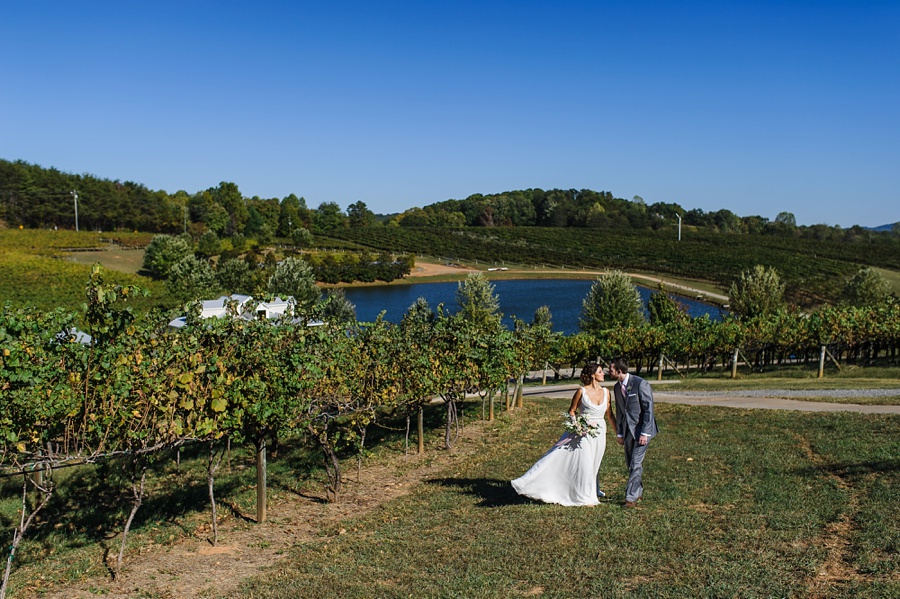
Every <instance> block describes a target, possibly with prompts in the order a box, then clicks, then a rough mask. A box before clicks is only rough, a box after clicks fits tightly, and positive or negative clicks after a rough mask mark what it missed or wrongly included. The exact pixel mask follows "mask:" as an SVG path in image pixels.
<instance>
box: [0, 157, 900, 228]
mask: <svg viewBox="0 0 900 599" xmlns="http://www.w3.org/2000/svg"><path fill="white" fill-rule="evenodd" d="M74 193H77V194H78V197H79V198H80V200H81V201H80V203H79V204H78V220H79V221H80V223H79V226H80V227H81V228H83V229H87V230H103V231H115V230H137V231H143V232H157V233H170V234H173V233H178V232H181V233H190V234H191V235H192V237H194V238H197V239H199V238H200V237H201V236H202V235H203V234H204V233H206V232H208V231H211V232H213V233H215V234H216V235H217V236H219V237H220V238H225V237H228V238H230V237H232V236H235V235H238V236H242V237H244V238H250V239H256V240H259V241H260V242H261V243H262V244H268V243H270V242H271V240H272V239H274V238H291V237H292V235H293V232H294V231H295V230H296V229H299V228H305V229H307V230H310V231H313V232H328V231H333V230H340V229H347V228H370V227H381V226H389V227H390V226H400V227H436V228H442V229H448V228H449V229H459V228H463V227H487V228H494V227H555V228H569V227H576V228H591V229H603V230H618V229H623V228H625V229H629V230H639V231H648V230H660V229H668V230H671V229H674V228H675V227H677V226H678V222H679V217H680V219H681V224H682V225H683V226H684V227H687V228H691V229H706V230H712V231H716V232H720V233H740V234H751V235H768V236H773V237H801V238H810V239H817V240H820V241H833V242H836V241H858V240H872V239H877V238H879V237H890V236H892V235H893V236H894V237H896V236H898V235H900V223H898V224H897V225H895V227H894V229H893V231H892V232H887V233H878V232H874V231H871V230H868V229H865V228H863V227H860V226H858V225H854V226H853V227H850V228H847V229H844V228H842V227H840V226H833V227H832V226H828V225H824V224H817V225H812V226H798V225H797V223H796V218H795V217H794V215H793V214H791V213H790V212H781V213H779V214H778V215H776V216H775V217H774V218H771V219H770V218H769V217H765V216H760V215H751V216H739V215H737V214H735V213H733V212H731V211H730V210H727V209H721V210H716V211H711V212H705V211H704V210H702V209H699V208H693V209H686V208H684V207H683V206H681V205H680V204H678V203H675V202H654V203H647V202H645V201H644V200H643V198H641V197H639V196H634V197H633V198H632V199H630V200H628V199H623V198H617V197H615V196H613V194H612V193H610V192H608V191H594V190H590V189H581V190H577V189H551V190H543V189H539V188H534V189H524V190H514V191H505V192H502V193H495V194H480V193H476V194H473V195H470V196H468V197H466V198H464V199H448V200H445V201H441V202H435V203H432V204H428V205H425V206H422V207H418V206H415V207H410V208H408V209H406V210H404V211H403V212H401V213H398V214H392V215H376V214H375V213H374V212H372V211H371V210H370V209H369V208H368V207H367V205H366V203H365V202H364V201H357V202H354V203H351V204H350V205H348V206H347V207H346V210H344V209H342V208H341V207H340V206H339V205H338V204H337V203H335V202H330V201H324V202H321V203H320V204H319V205H318V206H317V207H315V208H312V207H308V206H307V203H306V200H305V198H303V197H302V196H297V195H295V194H290V195H288V196H285V197H283V198H260V197H258V196H252V197H245V196H244V195H243V194H242V193H241V191H240V190H239V189H238V186H237V185H236V184H235V183H231V182H226V181H223V182H221V183H219V184H218V185H217V186H215V187H210V188H208V189H205V190H202V191H198V192H194V193H189V192H187V191H184V190H179V191H176V192H174V193H169V192H166V191H163V190H151V189H148V188H147V187H146V186H144V185H142V184H140V183H135V182H133V181H125V182H122V181H118V180H109V179H102V178H99V177H95V176H93V175H90V174H83V175H74V174H68V173H63V172H60V171H59V170H57V169H55V168H44V167H41V166H39V165H35V164H29V163H27V162H24V161H21V160H17V161H9V160H0V221H2V222H5V223H6V225H7V226H12V227H18V226H23V227H28V228H48V227H49V228H53V227H59V228H67V229H73V228H75V225H76V217H75V202H74V195H73V194H74Z"/></svg>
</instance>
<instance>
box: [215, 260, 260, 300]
mask: <svg viewBox="0 0 900 599" xmlns="http://www.w3.org/2000/svg"><path fill="white" fill-rule="evenodd" d="M216 280H217V281H218V282H219V287H221V288H222V289H223V290H224V291H226V292H228V293H251V294H252V289H253V281H252V279H251V277H250V265H249V264H247V261H246V260H240V259H238V258H230V259H228V260H223V261H222V262H220V263H219V268H218V269H217V270H216Z"/></svg>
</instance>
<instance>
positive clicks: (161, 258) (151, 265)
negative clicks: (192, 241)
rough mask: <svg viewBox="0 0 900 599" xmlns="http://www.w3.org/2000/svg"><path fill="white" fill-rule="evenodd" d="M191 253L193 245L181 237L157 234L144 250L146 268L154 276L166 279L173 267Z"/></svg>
mask: <svg viewBox="0 0 900 599" xmlns="http://www.w3.org/2000/svg"><path fill="white" fill-rule="evenodd" d="M191 253H192V249H191V246H190V245H189V244H188V243H187V241H185V240H184V239H182V238H181V237H172V236H171V235H157V236H156V237H154V238H153V239H152V240H151V241H150V244H149V245H148V246H147V249H146V251H145V252H144V268H145V269H147V270H148V271H150V274H152V275H153V276H154V277H157V278H160V279H165V278H168V276H169V272H170V271H171V270H172V267H173V266H175V265H176V264H178V263H179V262H180V261H181V260H182V259H184V258H185V257H187V256H190V255H191Z"/></svg>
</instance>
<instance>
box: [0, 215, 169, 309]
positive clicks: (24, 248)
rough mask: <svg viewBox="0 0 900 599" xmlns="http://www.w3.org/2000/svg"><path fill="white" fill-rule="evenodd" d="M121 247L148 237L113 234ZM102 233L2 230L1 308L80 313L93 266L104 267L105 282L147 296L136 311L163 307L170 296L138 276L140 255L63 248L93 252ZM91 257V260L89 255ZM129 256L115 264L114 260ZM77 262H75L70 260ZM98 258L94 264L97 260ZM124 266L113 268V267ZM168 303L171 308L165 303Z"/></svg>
mask: <svg viewBox="0 0 900 599" xmlns="http://www.w3.org/2000/svg"><path fill="white" fill-rule="evenodd" d="M111 235H115V236H117V237H121V238H122V241H123V243H126V244H129V243H132V242H138V241H141V242H142V241H143V239H144V237H146V235H143V234H133V233H116V234H111ZM106 239H107V237H106V236H104V234H100V233H90V232H84V233H75V232H74V231H45V230H31V229H26V230H21V231H20V230H17V229H16V230H3V231H0V304H2V303H5V302H9V303H11V304H13V305H19V306H35V307H38V308H41V309H44V310H53V309H55V308H58V307H62V308H65V309H66V310H72V311H74V310H80V309H81V304H82V303H83V302H84V301H85V296H84V288H85V285H86V284H87V281H88V279H89V278H90V272H91V265H92V264H93V263H94V262H100V263H101V264H104V266H107V269H106V271H105V275H104V276H105V280H106V281H107V282H109V283H116V284H120V285H138V286H140V287H142V288H144V289H147V290H148V291H149V292H150V297H148V298H135V299H134V300H133V305H135V307H136V308H137V309H146V308H150V307H153V306H157V305H167V301H168V300H167V297H168V294H167V292H166V290H165V285H164V284H163V283H162V282H161V281H155V280H153V279H150V278H148V277H142V276H139V275H137V274H135V273H136V270H135V269H134V261H135V260H137V259H138V255H139V254H140V255H143V252H140V251H139V250H116V251H114V252H91V253H88V252H73V253H66V252H64V251H62V250H61V248H74V247H78V248H84V247H87V248H93V247H102V246H104V245H105V244H106V242H105V241H104V240H106ZM92 254H95V256H94V255H92ZM117 255H118V256H127V258H123V259H117V258H116V256H117ZM73 256H74V257H77V260H76V259H74V258H73ZM95 258H96V259H95ZM122 262H127V263H128V264H127V265H125V266H121V264H120V267H119V268H117V267H116V266H115V264H116V263H122ZM169 303H171V302H169Z"/></svg>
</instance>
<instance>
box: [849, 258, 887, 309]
mask: <svg viewBox="0 0 900 599" xmlns="http://www.w3.org/2000/svg"><path fill="white" fill-rule="evenodd" d="M890 291H891V285H890V283H888V281H887V279H885V278H884V277H883V276H881V274H880V273H879V272H878V271H876V270H874V269H871V268H868V267H863V268H860V269H859V270H858V271H856V274H855V275H853V276H852V277H850V278H849V279H847V281H846V282H845V283H844V289H843V291H842V293H841V299H842V300H843V301H845V302H847V303H848V304H850V305H851V306H857V307H863V306H875V305H878V304H880V303H883V302H884V301H885V299H887V297H888V295H889V294H890Z"/></svg>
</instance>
